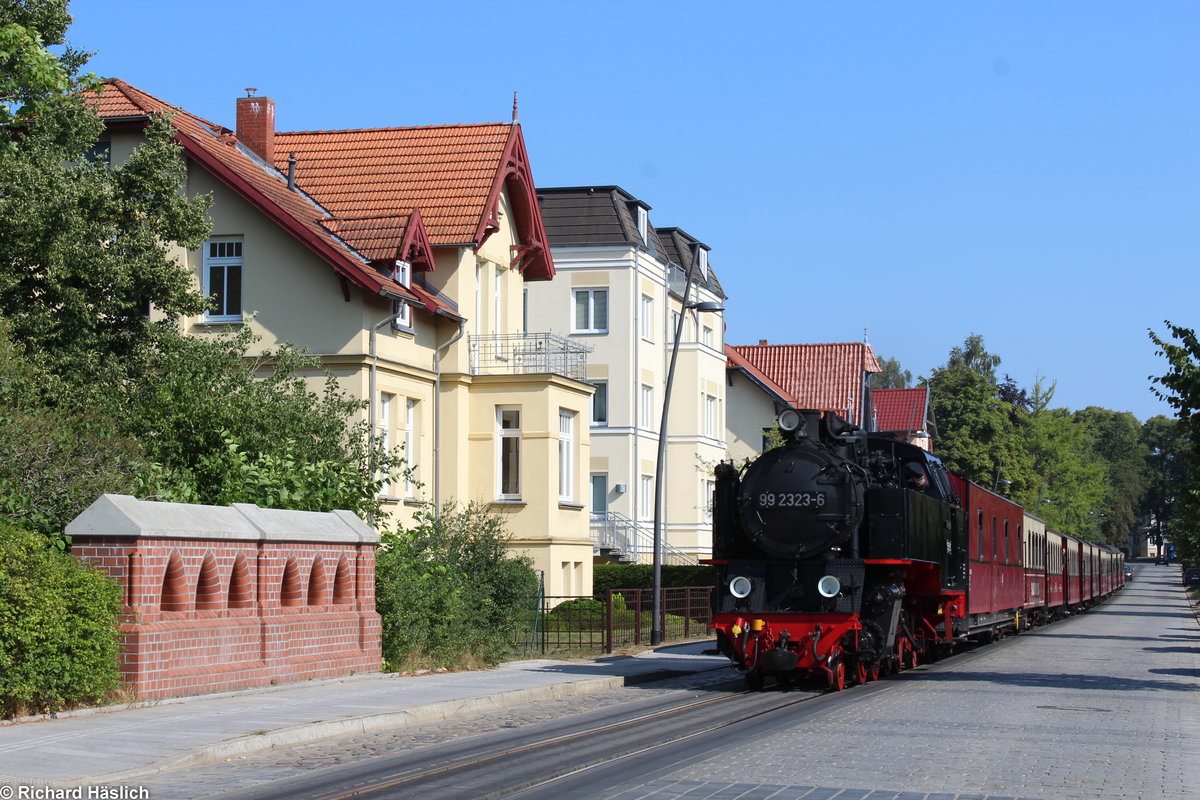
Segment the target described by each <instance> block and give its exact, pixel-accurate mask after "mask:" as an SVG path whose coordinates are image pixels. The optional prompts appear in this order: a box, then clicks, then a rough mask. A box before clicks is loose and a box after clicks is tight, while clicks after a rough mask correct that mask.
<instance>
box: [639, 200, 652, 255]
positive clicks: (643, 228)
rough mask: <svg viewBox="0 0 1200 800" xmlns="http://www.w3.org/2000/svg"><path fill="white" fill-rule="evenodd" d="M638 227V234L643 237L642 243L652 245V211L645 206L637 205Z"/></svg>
mask: <svg viewBox="0 0 1200 800" xmlns="http://www.w3.org/2000/svg"><path fill="white" fill-rule="evenodd" d="M637 229H638V236H641V237H642V244H644V245H646V246H647V247H648V246H649V245H650V212H648V211H647V210H646V207H645V206H638V207H637Z"/></svg>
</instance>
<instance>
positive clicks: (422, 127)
mask: <svg viewBox="0 0 1200 800" xmlns="http://www.w3.org/2000/svg"><path fill="white" fill-rule="evenodd" d="M493 127H494V128H511V127H512V123H511V122H463V123H449V124H442V125H391V126H388V125H380V126H376V127H374V128H330V129H322V130H307V131H275V135H276V136H277V137H278V136H302V135H305V134H323V135H328V134H331V133H374V132H377V131H417V130H436V129H441V128H493Z"/></svg>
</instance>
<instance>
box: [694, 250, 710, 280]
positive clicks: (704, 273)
mask: <svg viewBox="0 0 1200 800" xmlns="http://www.w3.org/2000/svg"><path fill="white" fill-rule="evenodd" d="M696 266H697V267H699V268H700V276H701V277H702V278H704V282H705V283H708V251H707V250H705V249H704V248H703V247H697V248H696Z"/></svg>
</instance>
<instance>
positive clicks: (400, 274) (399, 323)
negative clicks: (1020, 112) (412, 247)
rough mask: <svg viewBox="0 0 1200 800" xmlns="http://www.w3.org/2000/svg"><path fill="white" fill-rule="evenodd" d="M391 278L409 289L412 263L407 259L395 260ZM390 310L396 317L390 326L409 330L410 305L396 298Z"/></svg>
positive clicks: (410, 321)
mask: <svg viewBox="0 0 1200 800" xmlns="http://www.w3.org/2000/svg"><path fill="white" fill-rule="evenodd" d="M392 280H394V281H396V283H398V284H400V285H401V286H403V287H404V288H406V289H411V288H412V264H410V263H408V262H407V261H397V262H396V267H395V269H394V270H393V271H392ZM392 311H393V313H395V314H396V318H395V319H394V320H392V327H393V328H396V329H398V330H404V331H411V330H412V326H413V318H412V306H411V305H409V304H408V303H406V302H405V301H403V300H396V301H395V302H394V303H393V305H392Z"/></svg>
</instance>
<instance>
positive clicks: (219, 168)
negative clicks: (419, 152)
mask: <svg viewBox="0 0 1200 800" xmlns="http://www.w3.org/2000/svg"><path fill="white" fill-rule="evenodd" d="M93 96H94V98H95V100H94V103H95V108H96V111H97V113H98V114H99V115H100V117H101V118H102V119H105V120H106V121H108V122H110V123H119V122H122V121H132V120H137V119H139V118H141V119H145V120H149V118H150V117H151V116H152V115H159V114H170V115H172V116H171V123H172V125H173V126H174V128H175V139H176V141H178V142H179V143H180V145H181V146H182V147H183V150H184V153H185V154H186V155H187V156H188V158H190V159H192V160H193V161H195V162H196V163H198V164H199V165H200V166H202V167H204V168H205V169H206V170H208V172H210V173H211V174H212V175H213V176H214V177H216V178H217V179H218V180H220V181H221V182H222V183H224V184H225V185H226V186H228V187H229V188H230V189H231V190H232V191H234V192H235V193H237V194H238V195H240V196H241V197H242V198H243V199H245V200H246V201H247V202H249V203H250V204H251V205H252V206H254V207H255V208H257V209H258V210H259V211H261V212H262V213H263V214H265V215H266V216H267V217H268V218H270V219H271V220H273V221H274V222H276V223H277V224H278V225H279V226H280V227H282V228H284V229H285V230H286V231H287V232H288V233H290V234H292V235H293V236H294V237H296V239H298V240H299V241H300V242H301V243H303V244H304V245H306V246H307V247H308V248H309V250H311V251H312V252H313V253H314V254H315V255H317V256H318V257H319V258H321V259H322V260H323V261H325V262H326V263H327V264H329V265H330V266H331V267H332V268H333V269H334V271H335V272H336V273H337V274H338V275H339V276H340V277H341V278H342V279H343V280H345V281H347V282H349V283H351V284H354V285H356V286H358V287H360V288H362V289H364V290H366V291H368V292H372V293H374V294H380V295H385V296H391V297H395V298H399V299H403V300H408V301H410V302H415V303H419V304H420V305H423V306H425V307H426V308H427V309H429V310H430V311H436V310H437V309H439V308H444V309H445V310H447V311H451V310H452V309H450V308H449V306H447V305H446V304H445V303H444V302H442V301H440V300H437V299H435V298H433V297H432V296H431V295H429V294H428V293H427V292H424V291H422V290H420V289H410V288H408V287H405V286H402V285H400V284H399V283H397V282H396V281H394V280H392V278H391V276H390V274H388V273H386V272H384V271H381V270H379V269H377V268H376V267H375V266H373V265H372V264H371V263H370V259H368V258H367V257H365V256H364V255H363V254H361V253H359V252H357V251H356V250H355V249H354V248H353V246H352V245H351V244H349V243H348V242H347V241H344V240H343V239H341V238H339V237H337V236H333V235H330V231H329V230H328V229H327V228H326V227H325V223H327V222H329V221H331V219H332V215H331V214H329V213H328V212H327V211H326V210H325V209H323V208H322V207H321V206H320V205H318V204H317V203H315V202H313V200H312V199H311V198H310V197H308V196H307V195H305V194H304V192H302V191H299V190H298V189H294V188H293V189H289V188H288V185H287V179H286V177H285V176H284V175H282V174H281V173H280V172H279V171H278V170H277V169H275V168H274V167H273V166H271V165H269V164H267V163H266V162H264V161H263V160H262V159H260V158H259V157H258V156H257V155H255V154H254V153H253V152H251V151H250V150H249V149H247V148H245V147H243V146H241V145H239V144H238V141H237V137H235V136H234V135H233V132H232V131H230V130H229V129H228V128H224V127H221V126H220V125H215V124H214V123H212V122H209V121H207V120H205V119H202V118H201V117H197V116H196V115H194V114H190V113H188V112H187V111H184V110H182V109H180V108H178V107H177V106H172V105H170V104H168V103H167V102H165V101H163V100H160V99H159V98H157V97H155V96H153V95H151V94H148V93H146V92H143V91H142V90H140V89H138V88H136V87H134V86H131V85H129V84H128V83H125V82H124V81H120V80H115V79H110V80H106V81H104V83H103V84H102V89H101V90H100V91H99V92H97V93H95V94H94V95H93ZM418 223H419V220H418ZM394 257H398V256H394Z"/></svg>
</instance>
